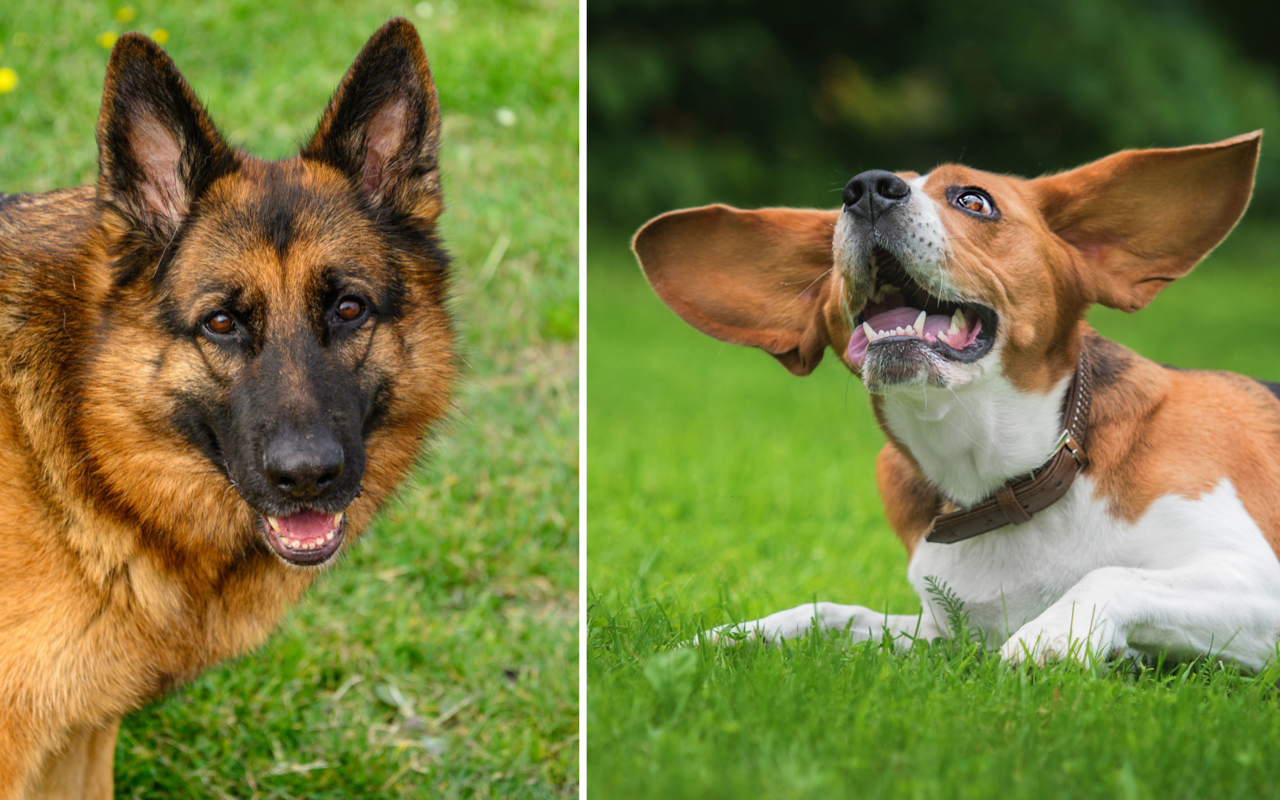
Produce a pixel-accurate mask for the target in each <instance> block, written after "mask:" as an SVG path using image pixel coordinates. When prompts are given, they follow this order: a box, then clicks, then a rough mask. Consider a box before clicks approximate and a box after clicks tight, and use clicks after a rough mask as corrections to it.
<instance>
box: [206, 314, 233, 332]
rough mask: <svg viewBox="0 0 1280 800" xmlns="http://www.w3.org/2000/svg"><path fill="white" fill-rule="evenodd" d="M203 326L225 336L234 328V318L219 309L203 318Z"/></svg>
mask: <svg viewBox="0 0 1280 800" xmlns="http://www.w3.org/2000/svg"><path fill="white" fill-rule="evenodd" d="M204 326H205V327H206V328H208V329H209V331H210V332H211V333H216V334H218V335H219V336H226V335H227V334H229V333H231V332H232V331H234V330H235V329H236V323H235V320H233V319H231V316H230V315H228V314H226V313H225V312H222V311H219V312H218V313H216V314H214V315H213V316H212V317H209V319H207V320H205V323H204Z"/></svg>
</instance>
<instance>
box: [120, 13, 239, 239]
mask: <svg viewBox="0 0 1280 800" xmlns="http://www.w3.org/2000/svg"><path fill="white" fill-rule="evenodd" d="M235 166H236V159H235V155H234V153H233V152H232V151H231V149H230V148H228V147H227V145H226V144H225V143H224V142H223V141H222V137H221V136H220V135H219V134H218V130H217V128H215V127H214V125H213V122H211V121H210V119H209V115H208V114H207V113H205V110H204V107H203V106H201V105H200V101H199V100H197V99H196V96H195V93H194V92H192V91H191V87H190V86H188V85H187V82H186V81H185V80H184V79H183V77H182V75H181V73H179V72H178V68H177V67H175V66H174V64H173V61H172V60H171V59H170V58H169V56H168V55H167V54H166V53H165V52H164V51H163V50H161V49H160V46H159V45H157V44H156V43H155V42H153V41H151V40H150V39H148V38H147V37H145V36H143V35H142V34H140V33H126V34H125V35H123V36H121V37H120V39H119V40H118V41H117V42H116V44H115V47H113V48H112V49H111V60H110V61H109V62H108V64H107V78H106V84H105V87H104V89H103V94H102V111H101V112H100V113H99V115H98V197H99V200H100V201H101V202H102V203H103V206H104V207H105V208H106V209H107V210H108V211H114V212H115V213H117V214H118V215H119V216H120V218H121V219H120V222H121V224H122V226H123V227H124V228H125V229H128V230H133V231H137V232H141V233H142V234H143V235H144V236H146V237H148V238H151V239H153V240H157V241H164V242H167V241H168V240H169V239H170V237H172V236H173V233H174V232H175V231H176V230H177V228H178V225H179V224H180V223H181V221H182V218H183V217H184V216H185V215H186V214H187V212H188V211H190V210H191V204H192V202H193V201H194V200H195V198H196V197H198V196H199V195H200V193H201V192H202V191H204V189H205V188H206V187H207V186H208V185H209V184H210V183H212V182H213V180H214V179H216V178H217V177H218V176H219V175H222V174H224V173H226V172H228V171H231V170H234V169H235Z"/></svg>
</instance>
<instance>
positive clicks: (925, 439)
mask: <svg viewBox="0 0 1280 800" xmlns="http://www.w3.org/2000/svg"><path fill="white" fill-rule="evenodd" d="M996 356H997V357H998V354H996ZM1070 381H1071V379H1070V376H1068V377H1066V378H1063V379H1062V381H1061V383H1060V384H1059V385H1058V386H1057V387H1055V388H1054V390H1053V391H1051V392H1049V393H1048V394H1028V393H1024V392H1019V391H1018V390H1017V389H1015V388H1014V387H1013V385H1012V384H1011V383H1009V381H1008V379H1006V378H1005V377H1004V376H1003V375H1001V374H999V373H998V372H995V371H992V372H989V373H987V374H984V375H982V376H981V377H980V378H978V379H977V380H974V381H972V382H970V383H968V384H966V385H964V386H959V387H957V388H955V389H940V388H937V387H933V386H908V387H903V388H901V389H895V390H892V391H890V392H887V393H886V394H885V395H884V404H883V406H882V409H883V413H884V416H885V422H886V423H887V424H888V426H889V430H890V431H892V433H893V435H894V436H895V437H897V438H898V440H899V441H901V442H902V443H903V444H904V445H906V448H907V450H908V451H910V453H911V455H912V456H913V457H914V458H915V459H916V462H917V463H919V464H920V468H921V469H922V470H924V474H925V475H926V476H927V477H928V478H929V479H930V480H931V481H933V482H934V484H935V485H936V486H938V488H939V489H941V490H942V493H943V494H944V495H946V496H947V497H949V498H950V499H951V500H954V501H955V502H957V503H960V504H961V505H966V506H968V505H973V504H975V503H978V502H981V501H983V500H985V499H987V497H988V496H990V495H991V493H992V492H994V491H995V490H996V489H997V488H998V487H999V486H1000V485H1001V484H1002V483H1004V482H1005V481H1007V480H1008V479H1009V478H1011V477H1014V476H1016V475H1023V474H1026V473H1028V472H1030V471H1031V470H1032V469H1034V468H1036V467H1038V466H1040V465H1041V464H1042V463H1044V461H1045V459H1047V458H1048V457H1049V455H1050V453H1051V452H1052V450H1053V446H1054V444H1055V443H1056V442H1057V440H1058V436H1059V434H1060V433H1061V432H1062V428H1061V418H1062V398H1063V397H1064V396H1065V395H1066V391H1067V384H1069V383H1070Z"/></svg>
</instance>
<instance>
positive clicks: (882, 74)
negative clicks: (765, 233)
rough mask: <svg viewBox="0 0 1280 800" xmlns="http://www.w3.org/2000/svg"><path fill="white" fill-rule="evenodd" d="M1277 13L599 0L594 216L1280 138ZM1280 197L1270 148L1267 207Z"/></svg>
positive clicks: (594, 34) (624, 222) (1236, 3)
mask: <svg viewBox="0 0 1280 800" xmlns="http://www.w3.org/2000/svg"><path fill="white" fill-rule="evenodd" d="M1259 14H1261V15H1262V16H1259ZM1276 15H1277V12H1276V11H1274V10H1271V9H1270V8H1269V7H1268V8H1266V9H1262V7H1260V6H1258V5H1257V3H1255V2H1253V0H1226V1H1225V2H1223V3H1219V4H1215V5H1213V6H1209V5H1208V4H1207V2H1206V3H1205V5H1203V6H1202V5H1200V4H1198V3H1196V2H1194V0H1068V1H1066V2H1053V3H1047V2H1033V1H1032V0H984V2H981V3H974V2H957V0H921V1H920V2H856V1H854V0H844V1H843V2H829V1H828V0H818V1H817V2H805V3H777V2H764V0H591V2H590V3H589V4H588V11H587V27H588V44H589V50H588V55H587V81H588V82H587V89H588V110H587V125H588V140H587V143H588V151H587V153H588V187H589V188H588V214H589V218H590V221H591V223H592V224H593V225H598V224H604V225H607V226H610V227H613V226H627V227H630V226H632V225H635V224H637V223H639V222H641V221H643V220H644V219H645V218H647V217H648V216H650V215H651V214H653V213H656V212H658V211H662V210H664V209H668V208H673V207H677V206H681V205H692V204H700V203H707V202H713V201H725V202H732V203H737V204H741V205H765V204H779V205H780V204H792V205H811V206H835V205H838V204H839V202H840V199H839V197H840V188H841V187H842V186H843V185H844V183H845V182H846V181H847V180H848V178H849V177H850V176H852V175H853V174H855V173H857V172H859V171H861V170H864V169H871V168H886V169H895V170H896V169H913V170H917V171H926V170H928V169H930V168H931V167H933V166H934V165H935V164H938V163H941V162H944V161H957V160H961V161H964V162H965V163H967V164H970V165H972V166H975V167H980V168H983V169H988V170H992V171H1000V172H1014V173H1018V174H1023V175H1036V174H1041V173H1044V172H1051V171H1055V170H1059V169H1064V168H1068V167H1071V166H1075V165H1077V164H1080V163H1083V162H1086V161H1089V160H1092V159H1094V158H1098V157H1100V156H1103V155H1106V154H1107V153H1110V152H1113V151H1115V150H1119V149H1123V148H1131V147H1173V146H1181V145H1187V144H1194V143H1200V142H1208V141H1214V140H1217V139H1222V138H1226V137H1228V136H1233V135H1235V134H1238V133H1243V132H1246V131H1250V130H1254V129H1257V128H1269V129H1270V130H1271V135H1272V136H1274V135H1276V134H1277V133H1280V125H1277V124H1276V123H1277V122H1280V80H1277V75H1276V64H1277V63H1280V47H1278V46H1276V45H1274V44H1273V43H1272V42H1274V38H1273V37H1274V35H1275V34H1274V32H1275V31H1276V30H1277V28H1276V27H1275V25H1272V24H1270V23H1269V21H1268V18H1269V17H1275V16H1276ZM1263 27H1266V28H1267V30H1266V32H1265V33H1264V31H1263V30H1262V28H1263ZM1269 43H1270V44H1271V49H1270V50H1268V49H1267V45H1268V44H1269ZM1268 141H1269V140H1268ZM1276 211H1280V160H1277V159H1273V158H1271V157H1270V153H1269V148H1268V147H1265V146H1264V148H1263V161H1262V165H1261V167H1260V172H1259V181H1258V189H1257V193H1256V195H1255V200H1254V211H1253V212H1252V213H1253V214H1254V215H1261V214H1268V213H1274V212H1276Z"/></svg>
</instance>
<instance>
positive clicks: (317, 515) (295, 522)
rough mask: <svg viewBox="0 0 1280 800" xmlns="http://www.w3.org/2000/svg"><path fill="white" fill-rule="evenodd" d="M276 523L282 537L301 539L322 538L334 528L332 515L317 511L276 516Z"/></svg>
mask: <svg viewBox="0 0 1280 800" xmlns="http://www.w3.org/2000/svg"><path fill="white" fill-rule="evenodd" d="M276 524H278V525H279V526H280V535H281V536H282V537H284V536H287V537H289V538H290V539H298V540H301V541H311V540H312V539H323V538H324V537H326V536H328V535H329V532H330V531H332V530H333V529H334V526H333V515H332V514H324V513H321V512H319V511H299V512H298V513H297V514H290V515H289V516H287V517H276Z"/></svg>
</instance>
